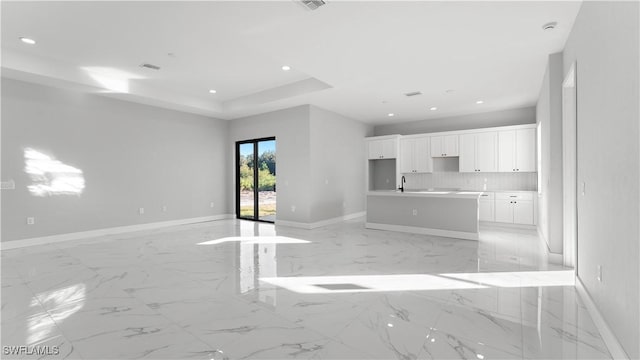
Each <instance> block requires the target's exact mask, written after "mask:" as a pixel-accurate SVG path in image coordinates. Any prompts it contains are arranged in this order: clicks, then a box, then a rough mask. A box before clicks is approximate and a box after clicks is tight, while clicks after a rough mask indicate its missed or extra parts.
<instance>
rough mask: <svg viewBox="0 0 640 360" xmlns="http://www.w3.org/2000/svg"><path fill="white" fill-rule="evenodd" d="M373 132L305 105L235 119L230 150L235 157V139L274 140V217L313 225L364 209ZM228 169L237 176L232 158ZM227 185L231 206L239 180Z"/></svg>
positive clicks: (334, 114)
mask: <svg viewBox="0 0 640 360" xmlns="http://www.w3.org/2000/svg"><path fill="white" fill-rule="evenodd" d="M371 132H372V128H371V127H370V126H367V125H364V124H362V123H360V122H358V121H355V120H352V119H348V118H345V117H343V116H341V115H339V114H336V113H333V112H330V111H327V110H323V109H320V108H318V107H315V106H310V105H303V106H297V107H294V108H289V109H285V110H278V111H273V112H269V113H265V114H260V115H254V116H249V117H245V118H241V119H235V120H233V121H231V123H230V136H229V139H230V142H229V145H228V146H229V149H230V151H232V154H233V152H234V151H235V142H236V141H242V140H250V139H256V138H263V137H270V136H275V137H276V159H277V160H276V161H277V164H278V165H277V166H278V174H277V177H276V188H277V205H276V213H277V214H276V218H277V220H279V221H289V222H297V223H302V224H310V223H314V222H318V221H322V220H327V219H332V218H336V217H340V216H343V215H348V214H353V213H357V212H361V211H364V194H365V174H364V161H365V160H364V159H365V154H364V138H365V137H366V136H367V135H368V134H370V133H371ZM228 166H229V169H231V170H230V171H234V172H233V174H235V168H234V166H235V164H234V163H233V160H231V162H230V163H229V165H228ZM229 186H230V188H229V196H228V200H229V205H230V208H233V207H234V204H235V186H236V185H235V181H234V182H233V183H232V184H230V185H229ZM345 203H346V206H345ZM294 206H295V211H292V207H294Z"/></svg>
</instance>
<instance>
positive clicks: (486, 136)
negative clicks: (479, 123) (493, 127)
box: [460, 131, 498, 172]
mask: <svg viewBox="0 0 640 360" xmlns="http://www.w3.org/2000/svg"><path fill="white" fill-rule="evenodd" d="M460 149H461V150H462V136H461V137H460ZM497 152H498V133H497V132H495V131H492V132H484V133H479V134H476V169H478V171H482V172H496V171H498V154H497ZM460 163H462V151H461V152H460ZM461 171H462V170H461Z"/></svg>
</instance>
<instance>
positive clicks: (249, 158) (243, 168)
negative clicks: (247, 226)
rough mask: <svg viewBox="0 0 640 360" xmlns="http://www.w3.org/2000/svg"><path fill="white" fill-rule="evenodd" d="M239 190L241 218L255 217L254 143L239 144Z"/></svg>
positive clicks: (239, 215)
mask: <svg viewBox="0 0 640 360" xmlns="http://www.w3.org/2000/svg"><path fill="white" fill-rule="evenodd" d="M238 153H239V156H238V173H239V175H240V176H239V179H240V181H239V182H238V192H239V197H240V208H239V214H238V217H239V218H243V219H252V220H253V219H255V210H256V208H255V200H256V199H255V187H254V182H255V181H254V178H253V176H254V172H255V171H254V164H255V153H254V145H253V143H240V144H238Z"/></svg>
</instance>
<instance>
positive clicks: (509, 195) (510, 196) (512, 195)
mask: <svg viewBox="0 0 640 360" xmlns="http://www.w3.org/2000/svg"><path fill="white" fill-rule="evenodd" d="M509 197H518V195H509Z"/></svg>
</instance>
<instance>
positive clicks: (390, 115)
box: [387, 113, 396, 117]
mask: <svg viewBox="0 0 640 360" xmlns="http://www.w3.org/2000/svg"><path fill="white" fill-rule="evenodd" d="M387 116H389V117H393V116H396V114H394V113H389V114H387Z"/></svg>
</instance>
